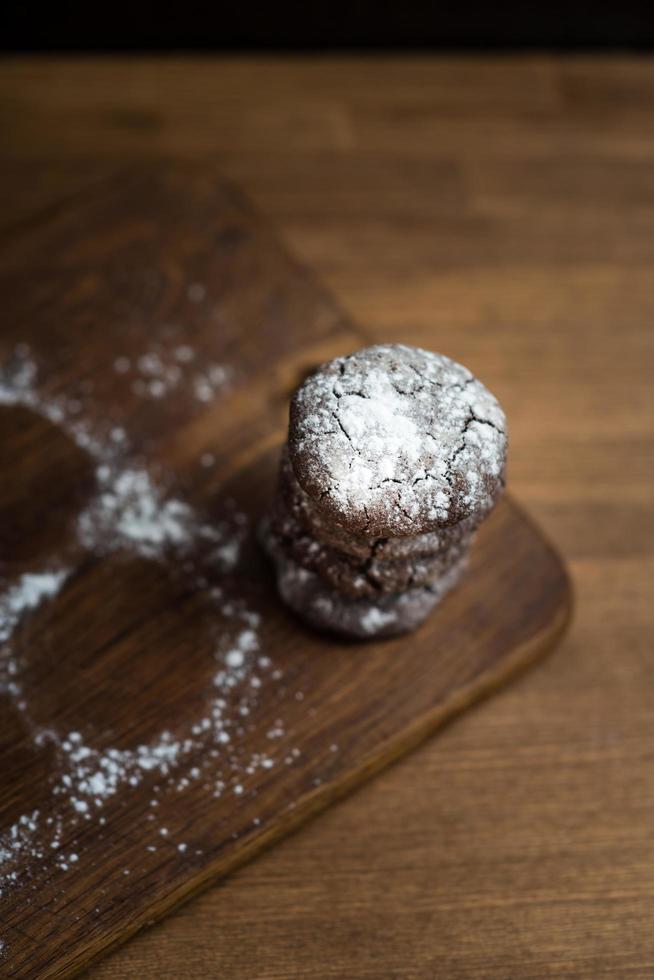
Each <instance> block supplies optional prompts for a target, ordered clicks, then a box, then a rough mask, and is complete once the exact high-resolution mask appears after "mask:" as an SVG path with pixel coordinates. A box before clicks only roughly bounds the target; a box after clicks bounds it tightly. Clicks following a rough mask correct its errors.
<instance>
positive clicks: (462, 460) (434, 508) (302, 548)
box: [262, 345, 506, 638]
mask: <svg viewBox="0 0 654 980" xmlns="http://www.w3.org/2000/svg"><path fill="white" fill-rule="evenodd" d="M505 459H506V422H505V417H504V413H503V412H502V409H501V408H500V406H499V404H498V402H497V400H496V399H495V398H494V397H493V395H492V394H491V393H490V392H489V391H488V390H487V389H486V388H485V387H484V386H483V385H482V384H481V382H479V381H478V380H477V379H476V378H475V377H474V376H473V375H472V374H471V373H470V372H469V371H468V370H467V369H466V368H464V367H462V366H461V365H460V364H457V363H456V362H454V361H452V360H450V359H449V358H447V357H444V356H442V355H440V354H432V353H430V352H428V351H424V350H420V349H419V348H413V347H406V346H403V345H383V346H375V347H368V348H365V349H364V350H361V351H358V352H357V353H355V354H351V355H349V356H348V357H341V358H337V359H336V360H334V361H330V362H328V363H327V364H324V365H322V367H320V368H319V370H318V371H317V372H316V373H315V374H313V375H312V376H311V377H309V378H308V379H307V380H306V381H305V382H304V384H303V385H302V386H301V387H300V388H299V389H298V390H297V391H296V393H295V395H294V397H293V400H292V403H291V413H290V425H289V438H288V445H287V446H286V447H285V449H284V452H283V454H282V460H281V465H280V472H279V480H278V485H277V490H276V493H275V498H274V501H273V506H272V510H271V513H270V515H269V516H268V517H267V518H266V520H265V521H264V523H263V526H262V540H263V543H264V546H265V548H266V550H267V552H268V554H269V555H270V556H271V558H272V560H273V562H274V564H275V569H276V573H277V584H278V588H279V591H280V594H281V596H282V598H283V599H284V601H285V602H286V603H287V604H288V605H289V606H290V607H291V608H293V609H294V610H295V611H296V612H297V613H298V614H299V615H300V616H302V617H303V618H304V619H306V620H307V621H308V622H310V623H311V624H312V625H314V626H316V627H318V628H320V629H326V630H331V631H334V632H337V633H341V634H343V635H347V636H353V637H359V638H368V637H373V636H391V635H393V634H397V633H402V632H406V631H409V630H412V629H415V627H416V626H418V625H419V624H420V623H421V622H422V621H423V620H424V619H425V617H426V616H427V615H428V614H429V612H430V611H431V610H432V609H433V607H434V606H435V605H436V604H437V602H438V601H439V600H440V599H441V598H442V597H443V596H444V595H445V593H446V592H447V591H448V590H449V589H450V588H451V587H452V586H453V585H454V584H455V583H456V581H457V579H458V578H459V576H460V574H461V571H462V569H463V566H464V564H465V561H466V556H467V553H468V550H469V547H470V544H471V542H472V539H473V537H474V534H475V531H476V529H477V527H478V526H479V524H480V522H481V521H482V520H483V518H484V517H485V516H486V515H487V514H488V513H489V511H490V510H491V509H492V507H493V506H494V504H495V502H496V500H497V498H498V496H499V495H500V493H501V491H502V489H503V486H504V466H505Z"/></svg>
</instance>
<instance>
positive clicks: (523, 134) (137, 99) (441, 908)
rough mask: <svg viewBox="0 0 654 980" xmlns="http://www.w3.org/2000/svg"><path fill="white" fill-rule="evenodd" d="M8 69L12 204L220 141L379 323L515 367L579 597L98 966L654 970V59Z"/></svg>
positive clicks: (372, 972) (312, 973)
mask: <svg viewBox="0 0 654 980" xmlns="http://www.w3.org/2000/svg"><path fill="white" fill-rule="evenodd" d="M0 84H1V86H2V95H3V97H2V100H1V102H0V119H1V122H2V129H3V140H2V146H3V150H2V162H1V164H0V166H1V173H2V179H3V186H4V187H5V190H6V193H5V199H6V200H5V202H4V207H3V216H2V221H3V225H4V227H6V228H10V227H12V228H14V227H16V226H17V225H21V224H24V223H28V222H29V220H30V216H31V215H32V214H34V212H35V211H37V210H39V209H40V208H45V207H55V205H56V203H57V202H58V201H59V199H60V198H62V197H66V196H68V197H71V196H73V195H75V194H76V193H78V191H79V190H80V188H82V187H84V186H88V185H89V184H92V183H93V182H94V181H96V180H98V179H99V178H101V177H103V176H104V175H106V174H108V173H111V172H112V171H113V170H115V169H116V168H117V167H119V166H123V165H124V163H125V162H126V161H127V160H132V161H137V160H138V161H140V160H144V159H146V160H152V159H158V158H160V157H161V156H166V157H171V156H172V157H174V158H176V159H180V158H181V159H189V158H190V159H205V160H206V159H211V160H214V161H216V162H217V163H218V164H219V165H220V168H221V170H223V172H226V173H227V174H228V175H230V176H231V177H233V178H234V179H236V180H237V181H238V182H239V183H240V184H241V185H242V186H243V187H244V188H245V189H246V190H247V192H248V193H249V194H250V195H251V196H252V197H254V199H255V200H256V202H257V203H258V204H259V205H260V207H261V208H262V209H263V210H264V211H265V212H266V213H267V214H268V215H269V216H270V217H272V218H273V219H274V221H275V224H276V226H277V227H278V228H280V229H282V231H283V233H284V236H285V238H286V240H287V242H289V243H290V244H291V245H292V248H293V251H294V252H295V253H296V254H298V255H299V256H300V257H301V258H302V259H304V260H305V261H307V262H309V263H310V264H311V265H312V266H313V267H314V268H315V269H316V270H317V271H318V273H319V275H320V277H321V279H322V280H323V281H325V282H326V283H327V284H328V285H329V286H330V287H331V288H332V290H333V291H334V292H335V293H336V294H337V295H338V296H339V299H340V300H341V301H342V303H343V304H344V305H345V307H346V309H347V310H348V311H349V312H350V313H353V314H354V316H355V317H356V318H357V319H358V321H359V322H361V323H363V324H364V325H365V328H366V330H367V332H368V333H369V334H370V335H371V336H374V337H375V338H382V339H393V340H397V339H404V340H406V341H407V342H410V343H422V344H424V345H425V346H427V347H433V348H435V349H440V350H443V351H444V352H445V353H448V354H450V355H452V356H454V357H456V358H458V359H460V360H462V361H464V363H466V364H468V365H469V366H470V367H471V368H472V369H473V370H474V371H476V372H477V373H478V374H480V375H481V376H482V377H483V378H484V380H485V381H486V382H487V383H488V384H489V385H490V387H491V388H492V389H493V390H494V391H496V393H497V394H498V396H499V397H500V398H501V400H502V402H503V404H504V405H505V406H506V408H507V410H508V414H509V418H510V422H511V439H512V448H511V471H510V482H511V486H512V488H513V491H514V493H516V494H517V495H519V497H520V499H521V500H523V501H524V502H526V503H527V504H528V506H529V509H530V511H531V512H532V513H534V514H535V515H536V516H537V517H538V520H539V523H541V524H542V525H544V526H545V528H546V530H547V531H548V533H549V534H550V535H551V536H552V537H553V539H554V540H555V542H556V543H557V544H558V546H559V548H560V550H561V551H563V553H564V554H565V556H566V559H567V561H568V563H569V564H570V566H571V568H572V573H573V578H574V580H575V588H576V595H577V610H576V615H575V621H574V625H573V629H572V632H571V633H570V635H569V636H568V638H567V639H566V640H565V641H564V644H563V645H562V647H561V649H560V651H559V652H558V653H557V654H556V655H555V656H554V657H552V658H550V659H549V660H548V661H547V662H546V663H545V664H544V665H543V666H542V667H540V668H539V670H538V671H537V672H535V673H534V674H532V675H530V676H529V677H528V678H527V679H526V680H525V681H524V682H521V683H519V684H517V685H514V686H513V687H512V688H510V689H508V690H507V691H506V692H504V693H502V694H501V695H499V696H497V697H495V698H493V700H492V701H489V702H487V703H486V704H485V705H484V706H483V707H482V708H480V709H478V710H476V711H475V712H472V713H470V714H469V715H467V716H466V717H465V718H464V719H462V720H461V721H459V722H458V723H457V724H456V725H454V726H452V727H450V728H448V729H447V730H446V731H444V732H443V733H441V735H440V736H439V738H438V739H435V740H433V741H431V742H430V743H428V744H427V745H425V746H424V747H423V748H422V749H421V750H420V751H419V752H417V753H416V754H414V755H413V756H411V757H410V758H408V759H406V760H404V761H403V762H402V764H401V765H398V766H396V767H394V768H393V769H392V770H390V771H389V772H387V773H386V774H385V776H384V778H383V779H381V780H377V781H375V782H374V783H372V784H371V785H370V786H368V787H367V788H365V789H364V790H362V791H361V792H359V793H357V794H356V796H354V797H352V798H350V799H349V800H348V801H347V802H346V803H345V804H344V805H342V806H340V807H338V808H336V809H334V810H332V811H330V812H328V813H327V814H325V815H323V816H322V817H321V819H320V820H319V821H317V822H315V823H313V824H311V825H310V826H309V827H307V828H305V829H304V830H303V831H302V833H301V834H299V835H297V836H295V837H294V838H293V839H292V840H289V841H288V842H286V843H283V844H281V845H280V846H278V847H276V848H275V849H274V851H272V852H270V853H269V854H268V855H265V856H264V857H262V858H260V859H259V860H258V861H257V862H256V863H255V864H253V865H251V866H249V867H248V868H246V869H244V870H243V871H240V872H239V873H237V874H236V875H234V876H232V877H231V878H230V879H229V881H228V883H227V884H226V885H225V886H224V887H221V888H219V889H215V890H213V891H211V892H210V893H208V894H206V895H205V896H203V897H202V898H200V899H199V900H197V901H195V902H193V903H191V904H190V905H188V906H186V907H185V908H184V909H183V910H182V911H181V912H180V913H179V914H177V915H176V916H174V917H173V918H170V919H168V920H166V922H165V923H164V924H163V925H162V926H160V927H156V928H155V929H153V930H151V931H148V932H146V933H144V934H143V935H142V936H141V937H138V938H137V939H136V940H134V941H133V942H131V943H130V944H128V945H127V946H126V947H125V948H124V949H123V950H122V951H120V952H119V953H117V954H116V955H115V956H112V957H110V958H109V959H108V960H107V961H106V962H105V963H104V964H103V965H102V966H101V967H99V968H97V969H96V970H95V974H94V975H95V976H97V977H102V978H106V980H118V978H121V980H122V978H124V977H127V976H143V977H157V978H161V977H170V978H173V977H175V978H176V977H179V976H187V977H198V978H199V977H205V976H207V975H209V976H212V975H217V974H220V975H222V976H228V977H230V978H234V980H238V978H243V980H246V978H247V980H250V978H251V977H253V976H256V977H260V978H264V980H280V978H284V980H295V978H302V980H306V978H324V977H329V976H333V977H342V976H348V977H353V978H363V977H370V978H375V980H379V978H380V977H383V978H400V977H401V978H403V980H406V978H412V980H413V978H416V980H427V978H429V980H431V978H433V977H435V976H438V977H441V976H445V977H448V978H455V980H456V978H459V977H460V978H465V980H471V978H475V980H481V978H484V980H489V978H490V980H496V978H497V980H500V978H502V980H504V978H506V977H507V976H511V977H516V978H539V980H540V978H545V977H547V978H551V977H566V978H568V977H570V978H572V977H574V978H582V977H583V978H588V977H601V976H607V977H612V978H615V977H630V978H633V977H641V978H649V977H651V975H652V972H653V971H654V938H653V936H652V930H651V921H652V910H653V907H654V895H653V890H652V880H653V878H654V857H653V854H652V846H651V813H652V808H653V806H654V780H653V779H652V760H653V758H654V737H653V734H652V725H651V690H652V686H653V685H654V676H653V673H652V660H651V655H650V654H651V635H652V628H653V627H654V620H653V616H652V603H651V599H650V594H651V576H652V569H653V565H654V562H653V557H654V541H653V535H652V530H653V528H652V516H651V514H652V511H651V503H652V490H651V488H652V475H653V453H652V434H653V429H654V421H653V417H654V408H653V406H652V387H651V373H652V353H653V352H652V331H651V322H652V319H653V317H654V293H653V291H652V288H651V259H652V242H653V241H654V210H653V209H654V186H653V185H652V181H651V175H652V173H653V172H654V166H653V164H654V134H653V133H652V129H651V119H652V112H653V110H654V67H653V66H652V63H651V60H650V59H648V58H628V57H602V58H564V59H556V58H550V57H529V58H485V59H474V58H414V59H400V58H396V59H393V58H387V59H356V58H347V59H320V60H316V61H311V60H308V59H301V58H295V59H290V60H283V59H278V60H275V59H259V60H256V59H255V60H252V59H236V60H226V61H214V60H211V59H203V60H200V61H195V62H194V61H192V60H188V59H186V60H184V59H165V60H156V59H143V60H129V59H103V60H92V59H89V60H81V59H78V60H76V61H66V60H56V59H49V60H46V61H44V60H17V61H14V62H9V61H6V62H5V63H4V64H3V65H2V66H0Z"/></svg>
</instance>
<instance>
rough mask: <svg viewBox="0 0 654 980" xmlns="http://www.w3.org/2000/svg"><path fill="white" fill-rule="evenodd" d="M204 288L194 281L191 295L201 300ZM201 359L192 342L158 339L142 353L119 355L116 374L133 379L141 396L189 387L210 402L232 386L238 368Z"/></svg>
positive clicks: (132, 384)
mask: <svg viewBox="0 0 654 980" xmlns="http://www.w3.org/2000/svg"><path fill="white" fill-rule="evenodd" d="M203 288H204V287H202V286H201V284H200V283H193V284H192V286H191V287H189V298H191V299H192V301H193V302H200V301H201V299H202V298H203V294H202V295H201V289H203ZM191 290H192V295H191ZM193 297H195V299H193ZM198 360H199V358H198V356H197V354H196V352H195V350H194V349H193V348H192V347H190V346H189V345H188V344H179V345H177V346H176V347H172V346H170V345H164V344H163V343H162V342H157V343H155V344H153V345H152V346H151V347H150V348H149V349H148V350H146V351H145V352H144V353H142V354H140V355H139V356H138V357H135V358H131V357H126V356H125V355H124V354H121V355H120V356H118V357H116V358H115V360H114V363H113V367H114V371H115V372H116V374H119V375H124V376H125V377H126V378H127V379H128V380H129V381H130V387H131V390H132V392H133V393H134V394H135V395H138V396H139V397H141V398H151V399H155V400H158V399H162V398H166V397H167V396H168V395H170V394H171V393H172V392H175V391H185V392H187V393H190V394H191V395H192V396H193V397H194V398H195V399H197V401H200V402H208V401H211V400H212V399H214V398H215V397H216V395H218V394H222V393H224V392H226V391H227V390H228V388H229V385H230V383H231V380H232V378H233V376H234V371H233V368H231V367H230V366H229V365H226V364H217V363H215V362H214V363H209V364H206V363H204V362H203V363H202V365H199V364H198V363H197V362H198Z"/></svg>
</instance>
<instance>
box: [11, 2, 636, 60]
mask: <svg viewBox="0 0 654 980" xmlns="http://www.w3.org/2000/svg"><path fill="white" fill-rule="evenodd" d="M653 9H654V7H653V5H652V3H651V2H650V0H641V2H640V3H635V2H631V0H627V2H623V3H620V2H617V0H609V2H607V0H596V2H594V3H590V2H581V0H570V2H569V3H563V2H558V0H554V2H551V3H546V2H536V3H530V2H529V0H522V2H517V0H510V2H508V3H503V2H502V0H499V2H473V3H454V2H449V3H402V2H401V0H399V2H395V3H384V2H383V0H349V2H342V0H334V2H326V0H318V2H316V0H313V2H312V0H277V2H266V3H261V4H257V3H254V4H252V3H245V2H242V0H241V2H239V0H230V2H229V3H220V2H219V0H217V2H215V3H198V2H191V3H189V2H184V0H179V2H176V3H174V4H166V3H165V2H159V3H156V2H153V0H134V2H133V3H131V4H130V3H126V2H123V3H100V4H98V3H91V2H88V0H87V2H86V3H82V2H79V0H78V2H66V0H63V2H60V3H52V2H49V3H47V4H44V3H43V2H41V3H39V4H38V5H37V4H35V3H29V2H22V3H21V2H19V0H7V2H5V3H4V4H3V5H2V9H1V11H0V50H3V51H5V52H11V51H75V50H77V51H88V50H92V51H102V50H105V51H112V50H113V51H115V50H125V51H129V50H154V51H156V50H159V51H160V50H176V51H179V50H206V51H215V50H228V51H239V50H264V51H265V50H280V51H293V50H312V51H316V50H320V49H326V50H335V49H337V50H338V49H340V50H344V49H357V50H362V49H363V50H375V49H380V48H381V49H393V48H395V49H397V48H409V49H431V50H439V49H450V48H454V49H471V50H479V49H491V50H492V49H506V48H509V49H510V48H549V49H555V50H557V49H591V50H592V49H606V48H623V49H630V50H649V49H651V47H652V45H653V43H654V14H653V12H652V11H653Z"/></svg>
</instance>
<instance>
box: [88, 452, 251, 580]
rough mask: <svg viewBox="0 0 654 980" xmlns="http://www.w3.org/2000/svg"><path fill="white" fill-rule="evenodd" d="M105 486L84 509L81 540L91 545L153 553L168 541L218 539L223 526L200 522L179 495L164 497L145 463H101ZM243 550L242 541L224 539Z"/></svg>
mask: <svg viewBox="0 0 654 980" xmlns="http://www.w3.org/2000/svg"><path fill="white" fill-rule="evenodd" d="M96 476H97V478H98V483H99V485H100V492H99V494H98V495H97V497H96V498H95V499H94V500H93V501H92V503H91V504H90V506H89V507H88V508H87V509H86V510H85V511H84V512H83V513H82V514H81V515H80V517H79V520H78V529H79V535H80V540H81V541H82V543H83V544H84V546H85V547H86V548H88V549H89V550H95V551H101V550H108V549H113V548H116V547H121V546H132V547H133V548H134V550H135V551H137V552H138V553H139V554H141V555H143V556H144V557H147V558H154V557H156V556H157V555H160V554H161V552H162V550H163V549H165V548H166V547H170V546H173V547H175V546H176V547H178V548H179V547H183V546H184V545H188V544H189V543H191V542H193V541H195V540H196V539H197V538H198V537H202V538H204V539H206V540H208V541H214V542H216V543H218V542H220V541H221V535H220V533H219V531H217V530H216V529H214V528H212V527H210V526H209V525H206V524H201V523H198V520H197V517H196V515H195V513H194V511H193V509H192V508H191V507H190V506H189V505H188V504H187V503H185V502H184V501H183V500H179V499H177V498H174V497H173V498H169V499H163V497H162V494H161V491H160V490H159V488H158V487H156V486H155V485H154V484H153V482H152V479H151V477H150V475H149V473H148V471H147V470H146V469H144V468H142V467H133V466H131V467H128V468H126V469H119V470H117V471H114V469H113V468H112V467H110V466H107V465H105V466H100V467H98V470H97V472H96ZM222 547H223V548H227V549H228V551H229V550H230V549H231V552H233V554H231V559H232V562H233V563H234V562H235V559H236V558H237V556H238V547H239V545H238V541H237V540H231V541H229V542H227V543H225V544H223V545H222Z"/></svg>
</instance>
